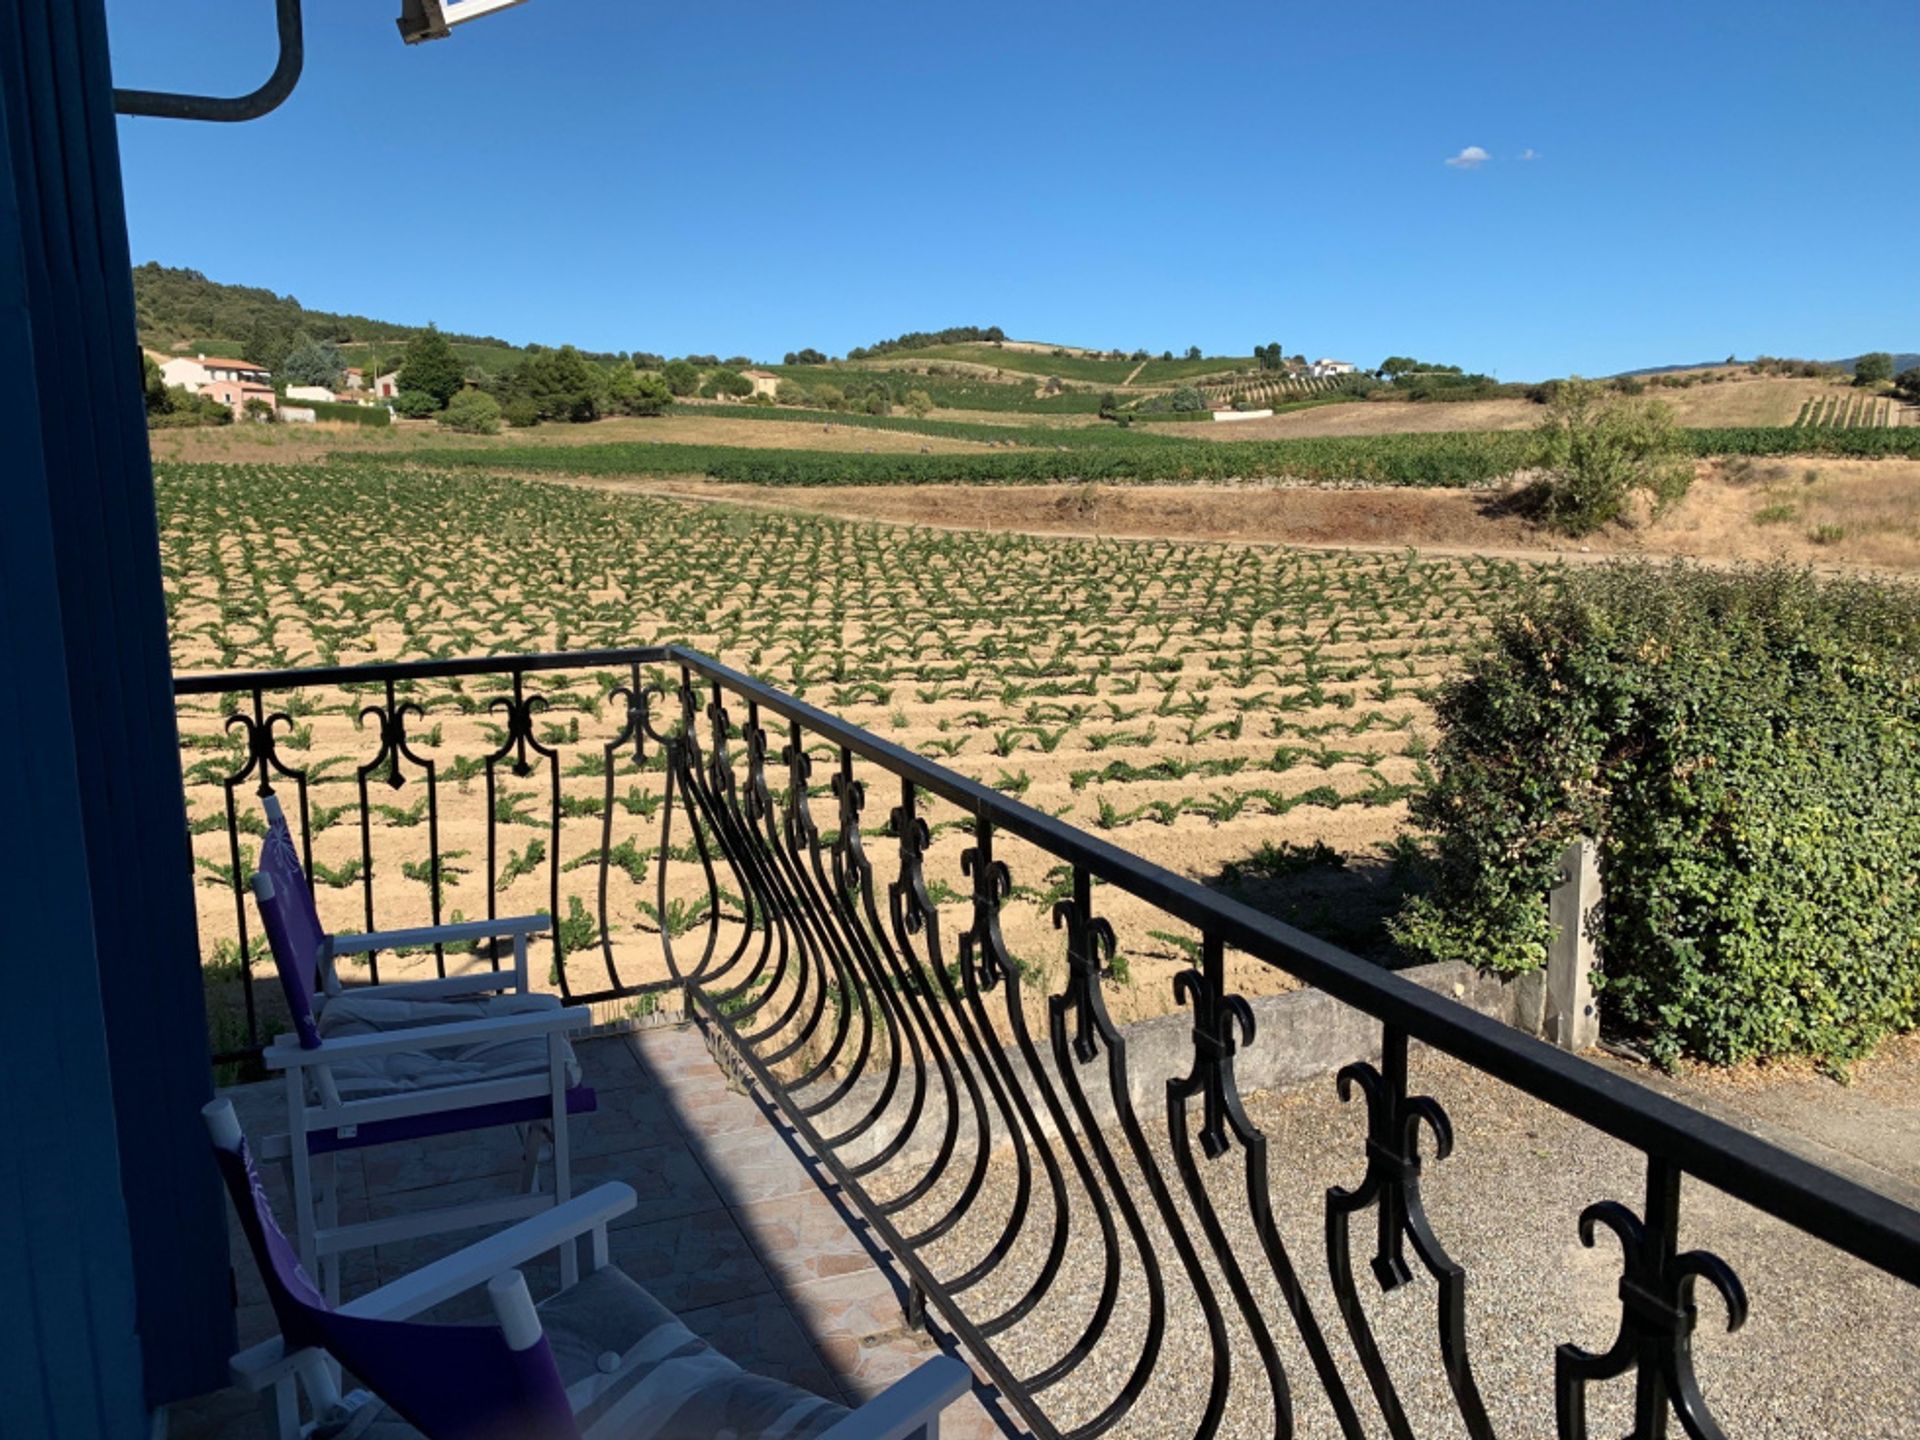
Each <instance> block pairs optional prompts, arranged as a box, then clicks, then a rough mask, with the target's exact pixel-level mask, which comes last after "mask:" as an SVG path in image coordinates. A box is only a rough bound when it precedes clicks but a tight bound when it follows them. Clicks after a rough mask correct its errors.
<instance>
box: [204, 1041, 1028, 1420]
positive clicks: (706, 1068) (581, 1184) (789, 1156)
mask: <svg viewBox="0 0 1920 1440" xmlns="http://www.w3.org/2000/svg"><path fill="white" fill-rule="evenodd" d="M577 1048H578V1053H579V1056H580V1059H581V1063H582V1065H583V1066H584V1067H585V1069H586V1073H587V1081H588V1083H589V1084H591V1085H593V1086H594V1087H595V1088H596V1089H597V1091H598V1092H599V1097H600V1108H599V1110H598V1111H597V1112H596V1113H594V1114H592V1115H585V1116H578V1117H576V1118H575V1120H574V1122H573V1132H572V1134H573V1154H574V1161H573V1180H574V1190H575V1193H576V1194H577V1193H580V1192H581V1191H584V1190H587V1189H590V1188H592V1187H593V1186H595V1185H598V1184H601V1183H603V1182H605V1181H609V1180H620V1181H624V1182H625V1183H626V1184H628V1185H631V1186H632V1187H633V1189H634V1192H635V1194H636V1195H637V1196H638V1197H639V1203H638V1205H636V1206H635V1208H634V1209H633V1211H632V1212H631V1213H630V1214H628V1215H625V1216H623V1217H621V1219H619V1220H617V1221H615V1222H614V1224H613V1226H612V1227H611V1230H610V1233H609V1250H610V1253H611V1256H612V1259H613V1262H614V1263H615V1264H616V1265H619V1266H620V1267H621V1268H622V1269H624V1270H625V1271H626V1272H627V1273H628V1274H629V1275H631V1276H632V1277H633V1278H634V1279H635V1280H637V1281H638V1282H640V1283H641V1284H642V1285H644V1286H646V1287H647V1289H648V1290H650V1291H652V1292H653V1294H654V1295H655V1296H657V1297H658V1298H659V1300H660V1301H661V1303H662V1304H664V1305H667V1306H669V1307H671V1308H672V1309H673V1310H675V1311H677V1312H678V1313H679V1315H680V1317H681V1319H683V1320H684V1321H685V1322H686V1323H687V1325H688V1326H689V1328H691V1329H692V1330H693V1331H694V1332H695V1333H697V1334H698V1335H700V1336H701V1337H702V1338H704V1339H706V1340H707V1341H708V1342H710V1343H711V1344H713V1345H714V1346H715V1347H716V1348H718V1349H719V1350H721V1351H723V1352H724V1353H725V1354H727V1355H729V1356H731V1357H732V1358H733V1359H734V1360H736V1361H738V1362H739V1363H740V1364H741V1365H743V1366H745V1367H747V1368H748V1369H752V1370H756V1371H759V1372H760V1373H762V1374H766V1375H771V1376H776V1377H778V1378H780V1379H784V1380H789V1381H792V1382H793V1383H795V1384H798V1385H802V1386H805V1387H806V1388H807V1389H809V1390H813V1391H815V1392H816V1393H818V1394H821V1395H824V1396H827V1397H828V1398H830V1399H840V1400H843V1401H844V1402H845V1403H847V1404H848V1405H858V1404H859V1403H861V1402H862V1401H864V1400H866V1399H868V1398H870V1397H871V1396H872V1395H874V1394H875V1393H876V1392H878V1391H880V1390H882V1389H884V1388H885V1387H886V1386H887V1385H889V1384H891V1383H892V1382H893V1381H894V1380H896V1379H898V1378H899V1377H900V1376H901V1375H904V1374H905V1373H906V1372H907V1371H908V1370H910V1369H912V1368H913V1367H914V1366H915V1365H917V1364H919V1363H920V1362H921V1361H922V1360H924V1359H925V1358H927V1357H928V1356H929V1355H931V1354H933V1353H935V1349H936V1345H935V1342H934V1340H932V1339H931V1338H929V1337H928V1336H927V1335H926V1334H923V1333H921V1332H918V1331H915V1330H913V1329H911V1328H909V1327H908V1325H907V1323H906V1319H905V1315H904V1312H903V1309H902V1306H903V1303H904V1300H905V1297H906V1282H905V1279H904V1277H903V1276H901V1275H900V1274H899V1273H898V1272H897V1271H896V1270H895V1268H894V1267H893V1266H892V1265H891V1264H890V1262H889V1261H888V1260H887V1257H886V1255H885V1252H884V1251H882V1250H880V1249H878V1247H876V1246H874V1245H872V1244H871V1243H870V1242H869V1239H868V1237H867V1234H866V1226H865V1224H864V1222H863V1221H861V1220H860V1218H859V1217H858V1215H856V1214H855V1213H854V1212H853V1211H852V1209H851V1208H850V1207H847V1206H845V1205H843V1204H842V1203H841V1202H840V1200H839V1198H838V1192H837V1189H836V1188H835V1186H834V1184H833V1182H832V1180H831V1178H830V1177H827V1176H826V1175H825V1174H824V1172H822V1171H821V1170H820V1168H819V1167H818V1166H817V1165H816V1164H815V1163H814V1162H812V1161H811V1160H808V1159H807V1158H806V1157H805V1156H804V1155H803V1154H802V1152H801V1151H800V1150H799V1149H797V1148H796V1147H795V1146H794V1145H793V1143H792V1142H791V1139H790V1136H791V1131H790V1130H789V1129H788V1127H787V1126H786V1125H785V1124H784V1123H782V1122H781V1121H780V1119H779V1118H778V1116H777V1114H776V1113H774V1112H772V1111H770V1110H767V1109H765V1108H763V1107H762V1106H761V1104H760V1103H759V1102H758V1101H757V1100H756V1099H754V1098H753V1097H751V1096H749V1095H745V1094H742V1093H741V1092H740V1091H739V1090H738V1089H737V1088H736V1087H734V1086H732V1085H730V1084H729V1082H728V1080H727V1077H726V1076H725V1075H724V1074H723V1073H722V1071H721V1070H720V1068H719V1067H718V1066H717V1065H715V1063H714V1062H713V1059H712V1058H711V1056H710V1055H709V1053H708V1050H707V1046H706V1043H705V1041H704V1040H703V1039H702V1037H701V1035H700V1034H699V1032H698V1031H697V1030H695V1029H693V1028H692V1027H691V1026H661V1027H656V1028H652V1029H647V1030H641V1031H638V1032H635V1033H633V1034H628V1035H618V1036H603V1037H599V1038H596V1039H591V1040H587V1041H585V1042H583V1043H582V1044H580V1045H579V1046H578V1047H577ZM222 1093H223V1094H225V1095H227V1096H228V1097H229V1098H231V1099H232V1100H233V1102H234V1105H235V1108H236V1109H237V1110H238V1111H239V1114H240V1118H241V1123H242V1124H243V1125H244V1126H245V1127H246V1129H247V1131H248V1132H249V1133H250V1134H252V1135H255V1136H261V1135H265V1134H268V1133H269V1132H271V1131H273V1130H275V1129H279V1128H284V1121H283V1119H282V1116H283V1107H284V1103H285V1102H284V1094H285V1092H284V1090H283V1089H282V1088H281V1086H280V1084H279V1083H278V1082H268V1083H264V1084H257V1085H244V1086H237V1087H234V1088H232V1089H230V1090H226V1091H224V1092H222ZM209 1163H211V1162H209ZM519 1165H520V1158H519V1147H518V1142H517V1141H516V1139H515V1138H514V1135H513V1133H512V1132H511V1131H510V1130H497V1131H492V1132H483V1133H480V1134H476V1135H473V1136H468V1137H461V1138H457V1139H449V1140H441V1141H437V1142H434V1141H430V1142H426V1143H421V1144H410V1145H394V1146H385V1147H381V1148H379V1149H376V1150H371V1151H368V1152H366V1153H364V1154H356V1155H352V1156H350V1157H347V1158H346V1159H345V1160H344V1163H343V1164H342V1167H341V1197H342V1199H341V1216H342V1219H345V1220H354V1219H360V1218H365V1217H366V1215H367V1213H368V1210H369V1207H371V1209H372V1211H373V1213H376V1214H382V1215H386V1214H403V1213H406V1212H407V1211H409V1210H417V1209H420V1208H424V1207H437V1206H441V1205H448V1204H457V1203H460V1202H462V1201H466V1200H472V1199H479V1198H482V1197H483V1196H487V1195H493V1194H502V1193H507V1192H509V1191H510V1189H511V1187H512V1186H513V1185H514V1184H515V1183H516V1180H517V1177H518V1171H519ZM264 1178H265V1181H266V1184H267V1188H268V1191H269V1193H270V1194H271V1195H272V1197H273V1201H274V1204H275V1207H276V1209H277V1211H278V1212H279V1213H280V1214H281V1215H282V1217H286V1216H289V1215H290V1214H291V1207H290V1205H289V1203H288V1200H287V1195H286V1188H285V1178H284V1175H283V1174H282V1173H281V1172H280V1171H279V1170H277V1169H275V1170H273V1171H271V1172H269V1173H268V1174H267V1175H266V1176H265V1177H264ZM228 1230H229V1234H230V1235H231V1237H232V1244H233V1265H234V1271H235V1276H236V1280H237V1284H238V1294H239V1301H240V1308H239V1312H238V1318H239V1329H240V1343H241V1344H242V1345H243V1346H244V1345H251V1344H254V1343H255V1342H257V1341H260V1340H263V1339H266V1338H268V1337H270V1336H272V1335H273V1334H275V1333H276V1328H275V1325H274V1322H273V1315H272V1311H271V1310H270V1308H269V1307H268V1305H267V1304H266V1300H265V1293H264V1291H263V1290H262V1289H261V1286H260V1279H259V1275H258V1273H257V1272H256V1271H255V1269H254V1264H253V1258H252V1256H251V1255H250V1254H248V1253H247V1251H246V1247H245V1243H244V1241H243V1240H242V1238H241V1236H240V1234H239V1230H238V1227H237V1225H235V1224H234V1223H232V1221H231V1219H230V1221H229V1226H228ZM480 1233H483V1232H472V1231H469V1232H465V1233H462V1234H458V1235H449V1236H435V1237H432V1238H429V1239H424V1240H415V1241H407V1242H403V1243H400V1244H394V1245H385V1246H380V1247H378V1248H377V1249H374V1250H371V1251H361V1252H359V1253H358V1254H356V1255H354V1256H351V1257H349V1259H348V1261H347V1265H346V1271H345V1280H344V1286H343V1297H344V1298H348V1299H351V1298H352V1297H353V1296H354V1295H355V1294H359V1293H362V1292H364V1291H366V1290H368V1289H371V1288H372V1287H373V1286H375V1285H379V1284H384V1283H386V1282H387V1281H390V1280H393V1279H396V1278H397V1277H399V1276H401V1275H403V1274H406V1273H407V1272H409V1271H412V1270H415V1269H417V1268H419V1267H420V1266H421V1265H423V1264H426V1263H427V1262H429V1261H431V1260H435V1259H438V1258H439V1257H440V1256H442V1255H445V1254H448V1253H449V1252H451V1251H453V1250H455V1249H458V1248H459V1247H460V1246H461V1245H462V1244H465V1243H468V1242H470V1241H472V1240H474V1239H476V1238H479V1234H480ZM525 1268H526V1273H527V1279H528V1283H529V1284H530V1285H531V1286H532V1288H533V1291H534V1293H535V1295H536V1296H538V1295H540V1294H543V1293H546V1292H547V1291H550V1290H551V1289H552V1288H553V1287H554V1286H555V1285H556V1283H557V1280H558V1267H557V1265H556V1264H555V1263H554V1262H553V1261H552V1260H551V1258H548V1259H546V1260H543V1261H541V1262H539V1263H537V1264H535V1265H531V1266H528V1267H525ZM484 1314H485V1299H484V1297H483V1296H479V1295H470V1296H467V1297H463V1298H462V1299H461V1300H458V1301H454V1302H450V1303H449V1304H448V1305H447V1306H444V1307H442V1308H441V1309H440V1310H439V1311H436V1312H433V1318H438V1319H445V1320H477V1319H481V1318H483V1316H484ZM257 1416H258V1411H257V1409H256V1408H255V1402H254V1400H253V1399H252V1397H249V1396H245V1395H242V1394H239V1393H238V1392H233V1391H223V1392H220V1393H219V1394H217V1395H212V1396H208V1397H205V1398H204V1399H202V1400H199V1401H194V1402H189V1403H187V1404H183V1405H177V1406H175V1407H173V1410H172V1414H171V1416H170V1426H169V1429H168V1432H167V1433H168V1436H169V1440H253V1437H256V1436H258V1435H259V1434H261V1433H262V1432H261V1430H260V1429H259V1420H258V1418H257ZM941 1433H942V1435H943V1436H951V1437H954V1440H975V1437H980V1440H987V1437H1000V1436H1015V1437H1017V1436H1022V1435H1024V1434H1025V1433H1026V1432H1025V1430H1024V1429H1023V1428H1022V1427H1021V1426H1020V1425H1019V1424H1018V1422H1017V1420H1015V1419H1014V1418H1013V1417H1012V1415H1011V1412H1010V1411H1009V1410H1008V1409H1007V1408H1006V1407H1005V1406H1003V1405H1001V1404H1000V1403H999V1401H998V1398H997V1396H996V1395H995V1394H994V1392H993V1391H992V1390H991V1389H989V1388H987V1387H985V1386H984V1385H983V1384H976V1387H975V1391H974V1394H973V1395H971V1396H969V1397H968V1398H966V1399H964V1400H962V1401H961V1402H960V1403H959V1404H958V1405H956V1406H954V1407H953V1408H952V1409H950V1410H949V1411H948V1412H947V1414H946V1416H945V1417H944V1420H943V1428H942V1432H941Z"/></svg>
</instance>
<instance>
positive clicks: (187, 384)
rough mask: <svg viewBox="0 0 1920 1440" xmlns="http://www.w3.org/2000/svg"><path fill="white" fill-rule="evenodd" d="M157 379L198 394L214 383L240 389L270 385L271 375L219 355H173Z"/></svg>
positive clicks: (254, 365) (163, 366)
mask: <svg viewBox="0 0 1920 1440" xmlns="http://www.w3.org/2000/svg"><path fill="white" fill-rule="evenodd" d="M160 376H161V378H162V379H163V380H165V381H166V382H167V384H169V385H179V386H181V387H183V388H184V389H187V390H191V391H193V392H194V393H195V394H196V395H197V394H200V393H201V392H202V391H203V390H204V389H205V388H206V386H208V385H210V384H212V383H213V382H215V381H217V380H225V381H231V382H233V383H235V384H240V385H271V384H272V382H273V372H272V371H271V370H268V369H267V368H266V367H265V366H262V365H256V364H254V363H253V362H252V361H251V360H233V359H229V358H226V357H224V356H219V355H195V356H192V357H191V358H189V357H188V356H185V355H176V356H174V357H173V358H172V359H171V360H167V361H164V362H162V363H161V366H160Z"/></svg>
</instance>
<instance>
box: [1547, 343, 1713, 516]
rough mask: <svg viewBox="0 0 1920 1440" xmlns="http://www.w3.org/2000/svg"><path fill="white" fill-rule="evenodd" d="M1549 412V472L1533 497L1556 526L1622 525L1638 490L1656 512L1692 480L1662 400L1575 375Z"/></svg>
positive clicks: (1559, 389)
mask: <svg viewBox="0 0 1920 1440" xmlns="http://www.w3.org/2000/svg"><path fill="white" fill-rule="evenodd" d="M1642 388H1643V389H1644V388H1645V387H1644V386H1643V387H1642ZM1547 409H1548V414H1547V418H1546V419H1545V420H1543V421H1542V422H1541V423H1540V430H1539V439H1540V460H1539V463H1540V467H1541V469H1542V471H1543V472H1544V473H1543V474H1542V477H1541V479H1540V481H1539V483H1538V484H1537V485H1536V486H1535V487H1534V491H1533V496H1532V498H1533V500H1534V501H1535V503H1536V504H1537V506H1538V508H1539V510H1540V513H1541V514H1542V515H1543V516H1544V517H1545V518H1546V520H1547V522H1548V523H1549V524H1551V525H1553V526H1554V527H1555V528H1556V529H1560V530H1564V531H1565V532H1566V533H1567V534H1569V535H1585V534H1587V533H1588V532H1589V531H1592V530H1597V529H1599V528H1600V527H1601V526H1602V525H1605V524H1608V523H1609V522H1611V521H1614V520H1618V519H1619V518H1620V517H1621V515H1623V514H1624V513H1625V512H1626V508H1627V502H1628V500H1629V498H1630V497H1631V496H1632V495H1633V493H1634V492H1635V491H1636V490H1644V491H1646V492H1647V493H1648V494H1649V495H1651V496H1652V497H1653V503H1654V510H1655V513H1656V514H1657V513H1658V512H1659V511H1660V510H1662V509H1664V508H1665V507H1667V506H1668V505H1671V504H1672V503H1673V502H1674V501H1676V500H1678V499H1679V498H1680V497H1681V496H1682V495H1684V494H1686V493H1687V487H1688V486H1689V485H1691V484H1692V483H1693V465H1692V462H1691V461H1690V460H1689V459H1687V458H1686V456H1685V455H1684V453H1683V451H1682V449H1681V440H1680V436H1679V432H1678V431H1676V430H1675V429H1674V426H1673V415H1672V412H1671V411H1669V410H1668V409H1667V407H1666V406H1664V405H1662V404H1660V403H1659V402H1658V401H1650V400H1632V399H1616V398H1612V397H1610V396H1609V395H1608V394H1607V392H1606V391H1605V390H1604V389H1603V388H1602V387H1601V386H1600V385H1598V384H1595V383H1594V382H1593V381H1590V380H1582V379H1580V378H1578V377H1577V376H1576V377H1575V378H1573V379H1571V380H1566V381H1562V382H1561V383H1560V385H1559V386H1558V387H1556V388H1555V390H1554V392H1553V397H1552V398H1551V399H1550V400H1549V401H1548V402H1547Z"/></svg>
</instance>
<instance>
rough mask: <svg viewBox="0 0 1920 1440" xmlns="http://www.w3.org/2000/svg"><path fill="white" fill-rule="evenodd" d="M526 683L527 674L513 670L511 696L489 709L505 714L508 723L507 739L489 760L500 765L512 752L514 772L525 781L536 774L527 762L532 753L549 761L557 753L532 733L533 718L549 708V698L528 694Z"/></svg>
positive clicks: (489, 706)
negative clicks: (529, 754) (528, 755)
mask: <svg viewBox="0 0 1920 1440" xmlns="http://www.w3.org/2000/svg"><path fill="white" fill-rule="evenodd" d="M525 682H526V677H525V675H524V674H522V673H521V672H520V671H518V670H516V671H514V672H513V694H512V696H511V697H507V696H502V697H501V698H500V699H498V700H495V701H493V702H492V703H491V704H489V705H488V706H487V709H488V710H490V711H499V712H501V713H503V714H504V715H505V716H506V720H507V737H506V739H505V740H503V741H502V742H501V744H500V748H499V749H498V750H496V751H494V752H493V754H492V755H491V756H489V757H488V760H489V763H494V764H497V763H498V762H500V761H502V760H504V759H506V758H507V755H508V754H509V753H511V754H512V755H513V766H512V769H513V773H514V774H515V775H516V776H518V777H519V778H521V779H522V780H524V779H526V777H527V776H529V775H531V774H532V773H533V762H532V761H530V760H529V759H527V752H528V751H529V750H532V751H533V752H534V753H536V754H538V755H543V756H547V757H549V758H551V757H552V755H553V753H554V752H553V751H551V750H549V749H548V748H547V747H546V746H544V745H542V744H541V743H540V742H539V741H538V740H537V739H535V738H534V734H533V717H534V716H535V715H538V714H539V713H540V712H541V711H542V710H545V709H546V708H547V697H546V696H544V695H528V694H527V693H526V691H525Z"/></svg>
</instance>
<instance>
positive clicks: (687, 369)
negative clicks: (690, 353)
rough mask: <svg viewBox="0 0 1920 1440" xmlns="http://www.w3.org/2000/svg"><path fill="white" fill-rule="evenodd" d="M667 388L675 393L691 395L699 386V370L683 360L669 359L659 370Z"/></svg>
mask: <svg viewBox="0 0 1920 1440" xmlns="http://www.w3.org/2000/svg"><path fill="white" fill-rule="evenodd" d="M660 376H661V378H662V379H664V380H665V381H666V382H667V389H668V390H670V391H671V392H672V393H673V394H675V395H691V394H693V392H694V391H696V390H698V389H699V388H700V372H699V370H698V369H696V368H695V367H694V366H693V365H692V364H690V363H689V362H688V361H685V360H669V361H668V362H667V363H666V365H665V366H664V367H662V369H661V371H660Z"/></svg>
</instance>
